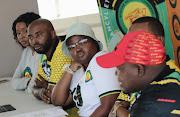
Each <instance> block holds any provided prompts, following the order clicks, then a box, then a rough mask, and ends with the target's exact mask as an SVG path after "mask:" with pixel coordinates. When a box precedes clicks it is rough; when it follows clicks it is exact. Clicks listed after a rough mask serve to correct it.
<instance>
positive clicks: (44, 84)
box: [35, 74, 48, 88]
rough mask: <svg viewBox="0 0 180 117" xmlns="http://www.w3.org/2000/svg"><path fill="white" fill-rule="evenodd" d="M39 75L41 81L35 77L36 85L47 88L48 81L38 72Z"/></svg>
mask: <svg viewBox="0 0 180 117" xmlns="http://www.w3.org/2000/svg"><path fill="white" fill-rule="evenodd" d="M38 76H39V78H40V80H41V81H40V80H39V79H37V78H36V79H35V84H36V86H37V87H39V88H47V87H48V81H46V80H45V79H44V78H43V77H42V76H41V75H40V74H38Z"/></svg>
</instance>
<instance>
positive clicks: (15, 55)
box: [0, 0, 107, 78]
mask: <svg viewBox="0 0 180 117" xmlns="http://www.w3.org/2000/svg"><path fill="white" fill-rule="evenodd" d="M0 3H1V4H0V14H1V18H0V21H1V22H0V26H1V27H0V30H1V31H0V36H1V37H0V54H1V56H0V78H1V77H12V75H13V73H14V71H15V69H16V67H17V65H18V63H19V60H20V57H21V54H22V48H21V46H19V44H17V43H16V42H15V40H14V39H13V32H12V23H13V21H14V20H15V19H16V18H17V17H18V16H19V15H20V14H23V13H25V12H29V11H33V12H35V13H38V6H37V1H36V0H3V1H1V2H0ZM51 22H52V23H53V25H54V27H55V30H56V32H57V35H58V36H60V35H65V32H66V30H67V28H68V27H69V26H70V25H71V24H73V23H76V22H84V23H87V24H89V25H90V26H91V27H92V28H93V30H94V32H95V35H96V37H97V38H98V39H99V40H100V41H101V42H102V43H103V45H104V50H107V49H106V44H105V39H104V34H103V29H102V26H101V21H100V17H99V14H98V13H97V14H90V15H84V16H78V17H72V18H67V19H58V20H52V21H51Z"/></svg>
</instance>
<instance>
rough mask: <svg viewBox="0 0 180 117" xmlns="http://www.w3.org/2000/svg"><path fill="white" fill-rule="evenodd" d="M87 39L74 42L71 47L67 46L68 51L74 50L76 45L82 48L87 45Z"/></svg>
mask: <svg viewBox="0 0 180 117" xmlns="http://www.w3.org/2000/svg"><path fill="white" fill-rule="evenodd" d="M87 41H88V39H81V40H80V41H78V42H76V43H75V44H73V45H70V46H68V50H73V49H75V48H76V46H77V45H79V46H84V45H86V44H87Z"/></svg>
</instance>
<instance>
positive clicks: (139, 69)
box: [136, 64, 145, 76]
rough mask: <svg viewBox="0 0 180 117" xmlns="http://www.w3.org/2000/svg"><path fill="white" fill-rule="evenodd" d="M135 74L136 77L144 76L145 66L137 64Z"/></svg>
mask: <svg viewBox="0 0 180 117" xmlns="http://www.w3.org/2000/svg"><path fill="white" fill-rule="evenodd" d="M136 66H137V72H138V76H143V75H144V74H145V66H144V65H141V64H137V65H136Z"/></svg>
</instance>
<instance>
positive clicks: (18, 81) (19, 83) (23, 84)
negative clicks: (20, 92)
mask: <svg viewBox="0 0 180 117" xmlns="http://www.w3.org/2000/svg"><path fill="white" fill-rule="evenodd" d="M29 80H30V78H28V77H23V78H20V77H19V78H17V77H13V78H12V81H11V83H12V87H13V88H14V89H26V88H27V84H28V81H29Z"/></svg>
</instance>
